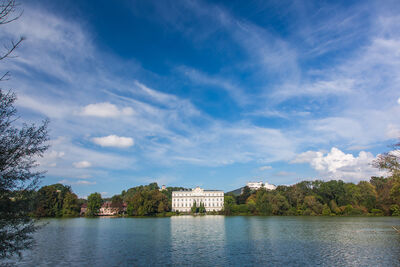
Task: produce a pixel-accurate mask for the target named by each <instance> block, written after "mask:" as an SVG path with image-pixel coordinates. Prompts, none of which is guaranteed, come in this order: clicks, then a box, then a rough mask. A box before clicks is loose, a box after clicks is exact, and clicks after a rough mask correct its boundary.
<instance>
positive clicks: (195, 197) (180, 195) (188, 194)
mask: <svg viewBox="0 0 400 267" xmlns="http://www.w3.org/2000/svg"><path fill="white" fill-rule="evenodd" d="M194 202H196V205H197V206H199V205H200V203H203V205H204V207H205V209H206V211H220V210H222V208H223V207H224V192H223V191H221V190H204V189H202V188H200V187H196V188H194V189H192V190H184V191H173V192H172V211H179V212H190V210H191V208H192V207H193V204H194Z"/></svg>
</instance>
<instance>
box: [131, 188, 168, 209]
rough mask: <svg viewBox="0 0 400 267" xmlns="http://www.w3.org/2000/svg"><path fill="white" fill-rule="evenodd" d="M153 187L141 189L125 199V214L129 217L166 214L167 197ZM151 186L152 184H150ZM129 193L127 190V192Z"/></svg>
mask: <svg viewBox="0 0 400 267" xmlns="http://www.w3.org/2000/svg"><path fill="white" fill-rule="evenodd" d="M154 184H155V185H156V186H155V187H141V188H140V189H139V190H135V192H136V193H135V194H134V195H133V196H131V197H129V198H128V199H127V203H128V207H127V213H128V215H130V216H154V215H157V213H165V212H168V211H169V210H170V209H169V202H168V197H167V196H166V195H165V194H163V193H161V192H160V191H159V190H158V186H157V184H156V183H154ZM150 185H153V184H150ZM128 191H129V190H128Z"/></svg>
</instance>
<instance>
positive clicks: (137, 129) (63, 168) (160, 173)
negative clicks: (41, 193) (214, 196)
mask: <svg viewBox="0 0 400 267" xmlns="http://www.w3.org/2000/svg"><path fill="white" fill-rule="evenodd" d="M20 8H21V9H23V15H22V17H21V18H20V19H18V20H17V21H15V22H13V23H10V24H7V25H3V26H1V27H0V36H1V41H2V43H5V44H7V43H8V42H10V40H15V39H17V38H18V37H20V36H24V37H25V38H26V40H25V41H24V42H23V43H22V45H21V46H20V47H19V48H18V49H17V51H16V52H15V54H14V55H15V57H12V58H8V59H6V60H3V61H2V62H1V64H0V71H1V72H2V73H4V72H5V71H10V73H11V75H12V76H11V79H10V80H8V81H6V82H4V83H3V84H2V88H3V89H12V90H14V91H15V92H16V93H17V96H18V100H17V102H16V107H17V109H18V112H19V114H20V116H21V118H20V119H19V120H18V122H17V123H22V122H29V123H36V124H40V123H41V121H42V120H44V119H46V118H48V119H49V120H50V125H49V134H50V138H51V140H50V145H51V147H50V148H49V150H48V151H47V152H46V154H45V155H44V157H43V158H40V159H39V162H40V169H41V170H46V171H47V172H46V175H45V178H44V179H43V181H42V185H46V184H54V183H57V182H60V183H63V184H67V185H71V187H72V189H73V191H74V192H75V193H77V194H78V196H80V197H85V196H87V195H89V194H90V193H92V192H100V193H101V194H102V196H103V197H111V196H112V195H114V194H118V193H120V192H121V191H122V190H126V189H128V188H130V187H133V186H137V185H142V184H148V183H151V182H157V183H158V184H159V185H163V184H165V185H167V186H183V187H187V188H193V187H195V186H201V187H203V188H206V189H220V190H224V191H230V190H233V189H236V188H239V187H242V186H244V185H245V183H246V182H249V181H263V182H268V183H271V184H275V185H290V184H294V183H297V182H299V181H302V180H314V179H321V180H330V179H341V180H344V181H346V182H354V183H357V182H358V181H360V180H369V178H370V177H371V176H374V175H384V173H382V172H381V171H379V170H377V169H375V168H373V167H372V166H371V162H372V161H373V160H374V159H375V157H376V156H377V155H378V154H379V153H382V152H385V151H388V150H389V149H390V148H389V147H388V145H390V144H392V143H394V142H396V141H397V140H398V138H399V137H400V116H399V115H400V28H399V27H398V25H399V24H400V15H399V14H400V4H399V3H398V1H252V0H249V1H118V2H116V3H113V4H110V1H102V0H100V1H96V2H94V1H73V0H71V1H60V0H55V1H45V0H43V1H35V2H34V3H33V1H21V6H20Z"/></svg>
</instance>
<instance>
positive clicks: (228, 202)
mask: <svg viewBox="0 0 400 267" xmlns="http://www.w3.org/2000/svg"><path fill="white" fill-rule="evenodd" d="M235 204H236V200H235V198H234V197H233V196H229V195H228V196H225V197H224V214H225V215H231V214H232V210H233V208H234V205H235Z"/></svg>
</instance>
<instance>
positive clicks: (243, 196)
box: [237, 186, 251, 205]
mask: <svg viewBox="0 0 400 267" xmlns="http://www.w3.org/2000/svg"><path fill="white" fill-rule="evenodd" d="M250 195H251V190H250V188H249V187H248V186H245V187H243V191H242V193H241V194H240V195H239V196H238V197H237V204H239V205H240V204H246V200H247V198H248V197H249V196H250Z"/></svg>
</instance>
